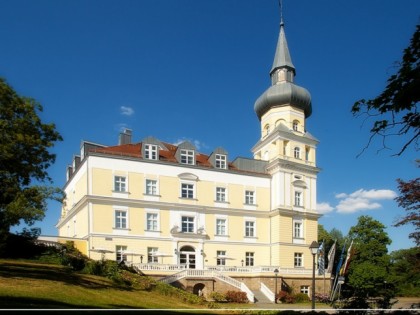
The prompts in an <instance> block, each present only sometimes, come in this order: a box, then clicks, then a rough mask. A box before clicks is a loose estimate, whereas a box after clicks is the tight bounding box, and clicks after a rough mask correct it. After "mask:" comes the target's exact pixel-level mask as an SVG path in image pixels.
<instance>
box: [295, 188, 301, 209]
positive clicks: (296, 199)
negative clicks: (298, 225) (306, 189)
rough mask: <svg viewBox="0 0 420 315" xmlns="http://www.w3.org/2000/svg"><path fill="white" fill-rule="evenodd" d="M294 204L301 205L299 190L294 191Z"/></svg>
mask: <svg viewBox="0 0 420 315" xmlns="http://www.w3.org/2000/svg"><path fill="white" fill-rule="evenodd" d="M295 206H297V207H301V206H302V192H300V191H295Z"/></svg>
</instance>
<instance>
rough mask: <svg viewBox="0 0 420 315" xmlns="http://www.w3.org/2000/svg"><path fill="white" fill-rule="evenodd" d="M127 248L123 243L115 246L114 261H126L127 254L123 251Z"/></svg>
mask: <svg viewBox="0 0 420 315" xmlns="http://www.w3.org/2000/svg"><path fill="white" fill-rule="evenodd" d="M126 250H127V246H125V245H116V246H115V260H116V261H127V255H126V254H124V252H125V251H126Z"/></svg>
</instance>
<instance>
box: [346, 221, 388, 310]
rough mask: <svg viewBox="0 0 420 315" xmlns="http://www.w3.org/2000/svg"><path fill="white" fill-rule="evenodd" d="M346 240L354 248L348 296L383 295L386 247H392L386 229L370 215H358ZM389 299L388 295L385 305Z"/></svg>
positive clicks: (385, 279)
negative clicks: (351, 243) (351, 242)
mask: <svg viewBox="0 0 420 315" xmlns="http://www.w3.org/2000/svg"><path fill="white" fill-rule="evenodd" d="M348 237H349V238H350V239H352V240H353V249H354V251H352V252H353V255H352V257H351V259H350V263H349V264H350V265H349V273H348V284H347V292H348V294H349V296H352V297H356V300H357V299H362V300H363V299H366V298H368V297H375V296H383V290H384V284H385V283H386V281H389V280H388V273H389V267H390V259H389V255H388V249H387V245H389V244H391V239H390V238H389V237H388V234H387V233H386V231H385V226H384V225H383V224H382V223H381V222H379V221H377V220H374V219H373V218H372V217H370V216H360V217H359V218H358V222H357V224H356V225H355V226H353V227H351V228H350V231H349V235H348ZM389 298H390V296H389V295H387V301H388V302H389ZM353 306H354V307H356V306H355V305H353Z"/></svg>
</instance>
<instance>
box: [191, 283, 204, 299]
mask: <svg viewBox="0 0 420 315" xmlns="http://www.w3.org/2000/svg"><path fill="white" fill-rule="evenodd" d="M204 287H205V285H204V284H203V283H197V284H196V285H195V286H194V287H193V293H194V294H195V295H198V296H203V294H204Z"/></svg>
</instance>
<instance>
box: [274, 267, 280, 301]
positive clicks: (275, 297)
mask: <svg viewBox="0 0 420 315" xmlns="http://www.w3.org/2000/svg"><path fill="white" fill-rule="evenodd" d="M278 273H279V270H278V269H277V268H276V269H274V276H275V279H276V282H275V283H276V285H275V289H274V303H276V304H277V274H278Z"/></svg>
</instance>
